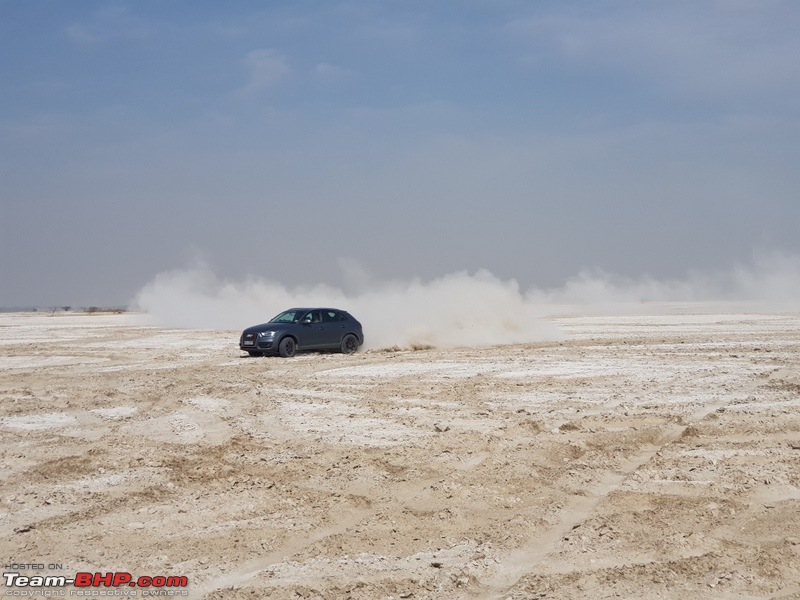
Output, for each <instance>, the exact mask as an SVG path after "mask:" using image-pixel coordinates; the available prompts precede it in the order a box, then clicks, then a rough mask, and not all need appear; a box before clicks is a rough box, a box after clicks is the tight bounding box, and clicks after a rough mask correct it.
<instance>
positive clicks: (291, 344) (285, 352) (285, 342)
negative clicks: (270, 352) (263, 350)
mask: <svg viewBox="0 0 800 600" xmlns="http://www.w3.org/2000/svg"><path fill="white" fill-rule="evenodd" d="M295 352H297V344H296V343H295V341H294V338H290V337H285V338H283V339H282V340H281V343H280V344H279V345H278V354H280V355H281V356H282V357H283V358H291V357H292V356H294V353H295Z"/></svg>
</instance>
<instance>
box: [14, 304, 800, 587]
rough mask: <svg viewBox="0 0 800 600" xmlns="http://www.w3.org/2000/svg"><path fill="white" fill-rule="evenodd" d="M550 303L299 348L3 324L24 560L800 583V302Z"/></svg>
mask: <svg viewBox="0 0 800 600" xmlns="http://www.w3.org/2000/svg"><path fill="white" fill-rule="evenodd" d="M550 320H551V321H552V322H553V323H555V324H556V325H558V326H559V327H561V328H562V329H563V330H564V331H565V332H566V333H567V336H568V337H567V339H566V340H565V341H562V342H547V343H535V344H526V345H512V346H502V347H483V348H474V349H473V348H470V349H464V348H459V349H434V350H423V351H417V352H412V351H404V352H388V351H371V352H361V353H358V354H356V355H353V356H342V355H337V354H316V353H315V354H307V355H302V356H298V357H297V358H294V359H289V360H283V359H279V358H250V357H244V356H242V355H241V353H240V352H239V350H238V348H237V345H236V340H237V336H238V333H239V332H235V331H193V330H173V329H163V328H155V327H148V326H146V324H145V321H144V317H143V316H141V315H132V314H127V315H103V314H99V315H75V314H61V315H59V314H56V315H54V316H52V317H51V316H48V315H36V314H30V315H23V314H14V315H0V398H1V399H2V402H1V403H0V447H1V448H2V463H1V464H0V472H1V473H2V477H0V481H1V482H2V483H0V528H1V529H2V532H0V547H1V548H2V558H3V560H4V561H5V562H4V564H9V563H44V564H50V563H55V564H60V565H62V566H63V574H69V573H72V572H75V571H92V572H94V571H100V572H108V571H128V572H131V573H133V575H134V576H139V575H175V576H177V575H185V576H187V577H188V578H189V588H188V591H189V595H190V597H193V598H208V599H217V598H218V599H223V598H224V599H226V600H228V599H239V598H263V597H270V598H298V597H302V598H414V599H420V598H514V599H517V598H520V599H521V598H548V599H556V598H565V599H566V598H589V599H595V598H612V597H619V598H644V599H647V598H682V599H683V598H731V599H733V598H737V599H741V598H800V412H799V411H798V408H800V315H798V314H785V315H779V314H774V315H764V314H753V315H744V314H712V315H708V314H706V315H698V314H688V313H687V314H672V315H669V316H636V317H562V318H557V319H556V318H553V319H550ZM367 333H368V332H367ZM7 570H8V569H4V571H7ZM56 574H57V573H56ZM7 591H9V590H6V592H7ZM131 591H136V590H131ZM4 593H5V592H4Z"/></svg>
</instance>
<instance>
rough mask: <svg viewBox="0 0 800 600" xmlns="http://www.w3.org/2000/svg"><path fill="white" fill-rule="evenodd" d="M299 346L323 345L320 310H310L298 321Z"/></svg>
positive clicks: (323, 334) (312, 346) (323, 331)
mask: <svg viewBox="0 0 800 600" xmlns="http://www.w3.org/2000/svg"><path fill="white" fill-rule="evenodd" d="M299 337H300V347H301V348H320V347H322V346H324V345H325V328H324V324H323V322H322V311H320V310H310V311H308V312H307V313H306V314H305V316H304V317H303V319H302V320H301V321H300V334H299Z"/></svg>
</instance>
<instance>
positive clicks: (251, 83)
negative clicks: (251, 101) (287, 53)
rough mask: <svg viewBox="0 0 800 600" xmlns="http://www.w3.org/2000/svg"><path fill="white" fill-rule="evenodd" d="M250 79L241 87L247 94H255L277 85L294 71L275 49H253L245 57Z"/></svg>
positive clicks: (243, 92)
mask: <svg viewBox="0 0 800 600" xmlns="http://www.w3.org/2000/svg"><path fill="white" fill-rule="evenodd" d="M244 65H245V67H246V69H247V71H248V81H247V83H246V84H245V86H244V87H243V88H242V89H241V92H242V94H244V95H245V96H255V95H258V94H260V93H262V92H264V91H265V90H268V89H270V88H273V87H275V86H276V85H278V84H279V83H280V82H281V81H282V80H283V79H284V78H285V77H287V76H288V75H289V74H291V72H292V68H291V67H290V66H289V63H288V62H287V60H286V59H285V58H284V57H282V56H280V55H278V54H276V53H275V52H274V51H273V50H266V49H262V50H253V51H252V52H249V53H248V54H247V56H246V57H245V59H244Z"/></svg>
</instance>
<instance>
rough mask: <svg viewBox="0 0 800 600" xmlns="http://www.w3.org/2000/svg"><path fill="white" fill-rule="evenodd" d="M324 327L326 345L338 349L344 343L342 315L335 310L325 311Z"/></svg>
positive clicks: (323, 315) (323, 317)
mask: <svg viewBox="0 0 800 600" xmlns="http://www.w3.org/2000/svg"><path fill="white" fill-rule="evenodd" d="M322 325H323V328H324V339H325V345H326V346H329V347H331V348H338V347H339V344H341V343H342V335H343V334H344V323H343V322H342V318H341V315H340V314H339V313H338V312H336V311H335V310H323V311H322Z"/></svg>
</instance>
